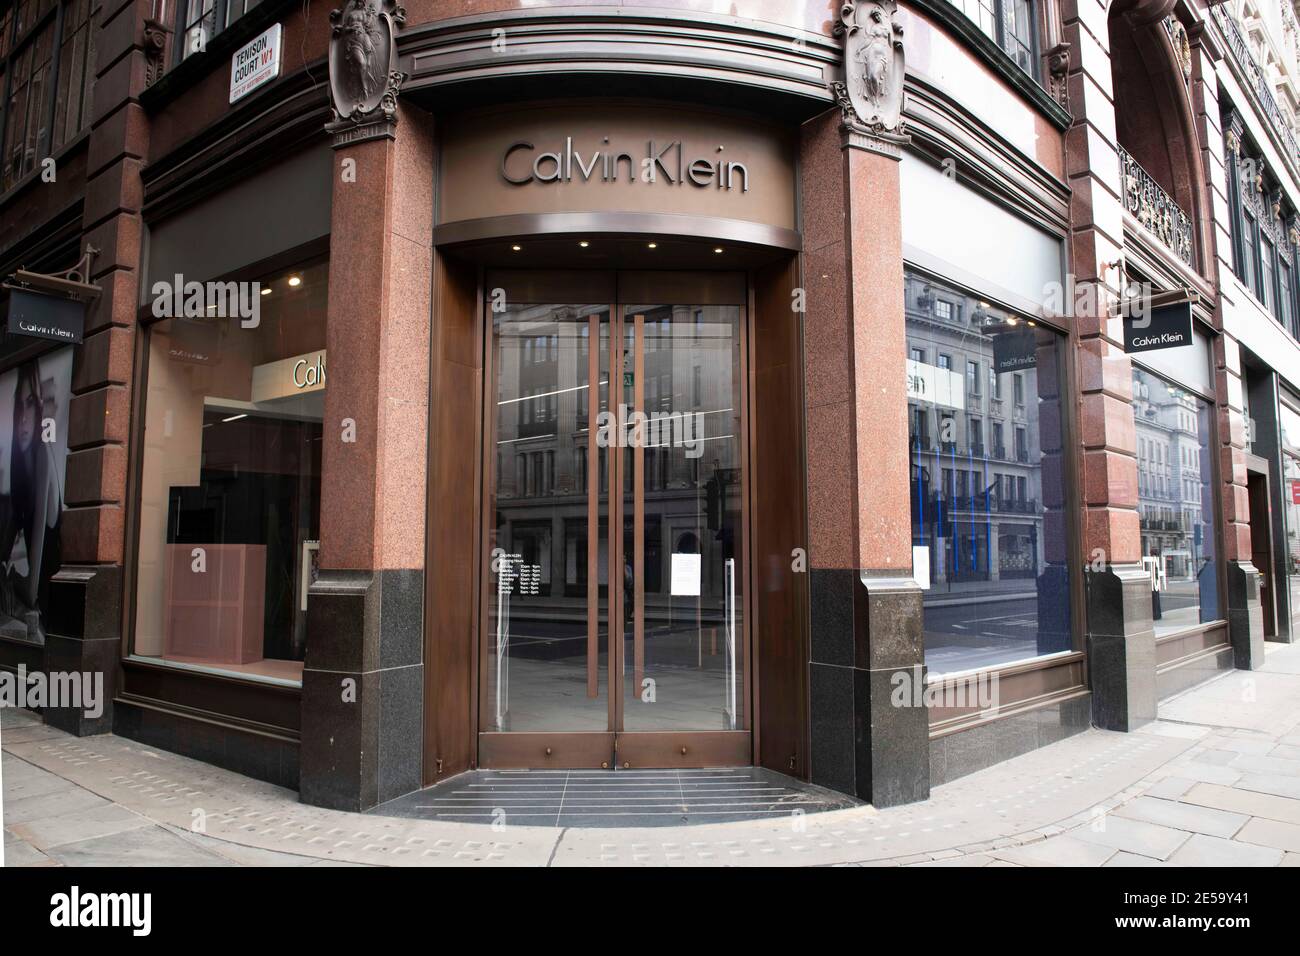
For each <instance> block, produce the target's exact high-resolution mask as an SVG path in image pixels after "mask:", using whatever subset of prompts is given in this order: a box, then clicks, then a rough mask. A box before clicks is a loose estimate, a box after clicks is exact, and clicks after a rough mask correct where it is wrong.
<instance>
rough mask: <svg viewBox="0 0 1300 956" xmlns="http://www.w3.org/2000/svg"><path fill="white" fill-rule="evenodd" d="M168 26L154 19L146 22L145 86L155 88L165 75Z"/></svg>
mask: <svg viewBox="0 0 1300 956" xmlns="http://www.w3.org/2000/svg"><path fill="white" fill-rule="evenodd" d="M169 33H171V31H170V30H168V29H167V26H166V24H164V23H163V22H162V21H160V20H155V19H153V18H152V17H150V18H149V19H146V20H145V21H144V32H143V34H142V37H143V39H144V85H145V86H153V85H154V84H155V83H157V82H158V80H159V79H160V78H161V77H162V75H163V70H164V68H165V66H166V60H167V35H168V34H169Z"/></svg>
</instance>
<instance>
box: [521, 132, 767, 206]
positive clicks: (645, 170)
mask: <svg viewBox="0 0 1300 956" xmlns="http://www.w3.org/2000/svg"><path fill="white" fill-rule="evenodd" d="M723 151H724V150H723V147H722V146H719V147H718V148H717V149H716V150H715V155H714V156H712V157H709V158H705V157H698V158H695V159H688V158H687V157H686V155H685V150H684V149H683V147H682V142H681V140H670V141H668V142H663V141H662V140H660V141H656V140H653V139H652V140H648V141H647V142H646V149H645V154H644V155H643V156H641V155H639V156H637V157H634V156H633V155H632V154H631V153H627V152H621V151H616V150H612V149H610V148H609V137H608V136H606V137H605V138H604V139H603V140H602V141H601V146H600V147H599V148H597V149H594V150H591V151H590V152H589V153H587V155H586V156H584V155H583V154H582V152H581V151H580V150H578V149H575V148H574V145H573V137H572V136H566V137H565V138H564V146H563V147H562V148H560V149H557V150H554V151H552V152H545V153H538V152H537V151H536V147H535V146H534V145H533V144H532V143H530V142H527V141H526V140H519V141H517V142H514V143H511V144H510V145H509V146H507V147H506V151H505V153H504V154H503V155H502V157H501V177H502V178H503V179H504V180H505V181H506V182H508V183H511V184H513V185H515V186H525V185H527V184H528V183H533V182H536V183H556V182H564V183H571V182H575V181H576V182H591V181H593V180H594V181H596V182H603V183H613V182H627V183H635V182H643V183H650V184H653V183H659V182H664V183H667V184H668V185H670V186H679V185H682V184H683V183H688V182H689V183H690V184H691V185H692V186H697V187H699V188H701V189H708V188H712V189H724V190H733V189H738V190H739V191H740V192H742V193H747V192H749V170H748V169H747V168H746V167H745V164H744V163H737V162H731V161H730V160H726V159H724V158H723V156H722V153H723ZM530 160H531V163H530Z"/></svg>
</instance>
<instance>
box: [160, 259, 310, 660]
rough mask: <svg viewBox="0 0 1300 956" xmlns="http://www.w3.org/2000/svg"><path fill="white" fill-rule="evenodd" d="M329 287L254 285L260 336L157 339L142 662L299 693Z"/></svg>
mask: <svg viewBox="0 0 1300 956" xmlns="http://www.w3.org/2000/svg"><path fill="white" fill-rule="evenodd" d="M213 285H215V284H213ZM327 285H328V264H327V263H324V262H318V263H315V264H310V265H304V266H301V267H298V268H294V269H290V270H287V271H281V272H277V273H275V274H274V275H271V276H267V277H265V278H263V279H262V280H261V289H260V294H258V295H257V296H256V299H257V302H258V304H259V308H260V316H259V318H258V322H257V323H256V326H255V327H246V323H245V322H243V321H241V319H240V318H238V317H235V318H213V319H207V318H195V317H189V318H167V319H164V320H163V321H161V322H159V323H157V324H156V325H154V326H153V327H152V328H151V329H150V333H149V359H148V361H149V366H148V371H147V374H148V396H147V399H146V404H145V436H144V460H143V468H142V474H141V486H142V490H141V507H140V544H139V575H138V583H137V591H136V595H137V601H136V612H135V643H134V653H135V655H136V656H137V657H145V658H151V659H157V660H160V661H165V662H167V663H171V664H176V665H180V666H190V667H198V668H202V669H205V670H218V671H224V672H231V673H235V674H239V675H241V676H248V677H253V678H262V679H273V680H275V679H279V680H286V681H299V680H301V676H302V661H303V656H304V651H305V642H306V589H307V587H308V585H309V584H310V582H311V580H312V578H313V576H314V573H315V567H316V555H317V550H316V549H317V546H318V542H319V537H320V487H321V486H320V480H321V479H320V476H321V469H320V463H321V437H322V433H321V427H322V426H321V423H322V420H323V417H324V403H325V381H326V380H325V366H326V354H325V313H326V301H327V298H326V291H327ZM151 291H153V290H151ZM211 309H212V306H211V305H209V306H208V310H209V311H211Z"/></svg>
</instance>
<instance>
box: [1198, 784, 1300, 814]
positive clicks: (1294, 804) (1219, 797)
mask: <svg viewBox="0 0 1300 956" xmlns="http://www.w3.org/2000/svg"><path fill="white" fill-rule="evenodd" d="M1183 802H1184V803H1195V804H1197V805H1199V806H1202V807H1213V808H1214V809H1216V810H1228V811H1230V812H1232V813H1245V814H1248V815H1250V816H1252V817H1267V818H1268V819H1270V820H1281V821H1282V822H1284V823H1300V800H1292V799H1290V798H1289V797H1275V796H1273V795H1272V794H1267V793H1255V792H1253V791H1250V790H1236V789H1234V788H1232V787H1221V786H1219V785H1217V784H1213V783H1199V784H1197V785H1196V786H1194V787H1192V789H1191V790H1189V791H1187V793H1186V794H1184V796H1183Z"/></svg>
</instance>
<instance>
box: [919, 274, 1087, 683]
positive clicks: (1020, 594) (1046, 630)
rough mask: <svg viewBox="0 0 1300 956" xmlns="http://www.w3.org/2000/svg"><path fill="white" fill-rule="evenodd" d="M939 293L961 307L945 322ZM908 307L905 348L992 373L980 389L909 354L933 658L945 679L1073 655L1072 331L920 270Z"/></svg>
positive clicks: (922, 573) (922, 574)
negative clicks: (1065, 389)
mask: <svg viewBox="0 0 1300 956" xmlns="http://www.w3.org/2000/svg"><path fill="white" fill-rule="evenodd" d="M936 293H942V294H943V295H944V296H946V297H948V298H953V297H957V298H958V299H959V300H960V301H962V302H963V307H962V308H961V309H959V310H954V311H953V312H952V313H951V316H953V317H950V318H947V319H945V318H943V315H944V314H948V313H946V312H945V311H943V310H938V309H936V308H935V307H934V306H935V303H936V301H938V300H937V299H936ZM906 307H907V345H908V349H909V354H916V353H917V352H923V353H925V354H935V353H936V352H938V351H939V350H942V351H943V353H944V354H949V355H953V356H959V357H960V359H959V361H960V365H959V367H961V368H967V369H968V368H970V367H971V366H974V367H975V368H977V369H980V368H988V369H989V373H990V375H991V376H992V378H991V387H990V388H988V389H978V388H974V389H972V388H970V387H968V385H969V380H966V379H963V377H961V376H960V375H959V374H958V373H956V372H954V371H952V370H951V369H949V368H947V367H944V366H941V365H927V364H926V363H924V362H919V361H916V360H915V359H910V360H909V361H908V367H907V379H908V405H909V421H910V422H911V485H912V494H911V500H912V506H911V507H912V545H913V567H914V571H915V573H916V577H917V579H918V581H920V582H921V584H922V587H923V588H924V589H925V593H924V608H925V655H926V664H927V666H928V667H929V669H930V671H931V673H932V674H935V675H938V674H946V673H953V672H957V671H965V670H971V669H975V668H987V667H996V666H1000V665H1003V664H1008V663H1011V662H1013V661H1022V660H1028V659H1031V658H1035V657H1039V656H1042V655H1047V654H1056V653H1060V652H1062V651H1069V650H1072V648H1073V640H1072V636H1071V604H1070V589H1069V574H1068V570H1067V566H1066V555H1067V553H1068V549H1067V547H1066V540H1065V535H1066V524H1067V522H1066V511H1065V487H1064V478H1063V475H1064V474H1065V469H1064V468H1063V467H1062V462H1061V456H1062V454H1063V449H1064V442H1063V436H1062V409H1061V396H1060V387H1061V374H1060V370H1061V360H1062V359H1061V356H1062V349H1063V341H1064V340H1063V338H1062V336H1060V335H1058V334H1057V333H1056V332H1053V331H1051V330H1050V329H1047V328H1045V327H1043V326H1041V325H1039V324H1035V323H1033V322H1031V321H1029V320H1027V319H1025V318H1024V317H1021V316H1017V315H1016V314H1014V313H1012V312H1010V311H1008V310H1006V309H1003V308H1000V307H998V306H995V305H991V304H989V303H988V302H985V301H981V300H979V299H978V298H975V297H973V296H971V295H969V294H967V293H964V292H962V291H961V290H959V289H957V288H955V287H951V286H947V285H945V284H943V283H941V282H940V281H939V280H936V279H932V278H929V277H927V276H924V275H921V274H919V273H912V272H909V273H908V274H907V277H906ZM956 316H961V318H955V317H956ZM974 380H975V381H977V382H978V381H982V376H981V375H980V374H978V373H977V374H976V375H975V379H974ZM932 422H933V423H934V424H933V425H932V424H931V423H932ZM932 427H933V428H934V429H935V433H932V432H931V428H932ZM986 429H987V431H986ZM986 433H987V434H990V435H991V436H992V442H991V443H987V444H986V443H985V441H984V437H985V434H986ZM1007 435H1011V436H1013V438H1012V440H1013V442H1014V444H1013V445H1012V446H1011V447H1009V448H1008V447H1006V446H1005V445H1004V444H1003V442H1004V436H1007Z"/></svg>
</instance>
